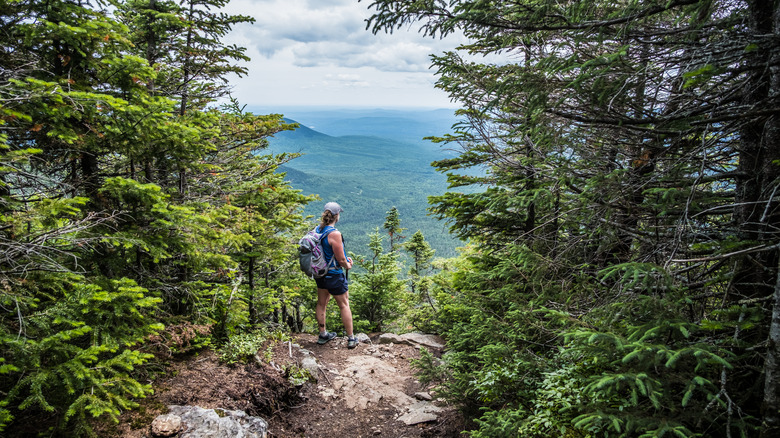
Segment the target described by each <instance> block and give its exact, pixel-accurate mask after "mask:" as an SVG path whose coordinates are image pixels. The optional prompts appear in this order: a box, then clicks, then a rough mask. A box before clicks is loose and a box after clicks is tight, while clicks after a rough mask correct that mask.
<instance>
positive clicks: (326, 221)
mask: <svg viewBox="0 0 780 438" xmlns="http://www.w3.org/2000/svg"><path fill="white" fill-rule="evenodd" d="M321 220H322V223H321V224H320V230H324V229H325V227H327V226H328V225H332V224H334V223H335V222H336V215H335V214H333V212H332V211H330V210H325V211H324V212H323V213H322V219H321Z"/></svg>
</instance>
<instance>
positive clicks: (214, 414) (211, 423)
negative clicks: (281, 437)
mask: <svg viewBox="0 0 780 438" xmlns="http://www.w3.org/2000/svg"><path fill="white" fill-rule="evenodd" d="M169 409H170V411H169V413H168V414H165V415H160V416H158V417H157V418H156V419H155V420H154V421H153V422H152V426H151V432H152V436H155V437H176V438H222V437H231V438H266V436H267V434H268V423H266V422H265V420H263V419H262V418H258V417H252V416H249V415H247V414H246V413H245V412H243V411H228V410H222V409H203V408H201V407H198V406H169Z"/></svg>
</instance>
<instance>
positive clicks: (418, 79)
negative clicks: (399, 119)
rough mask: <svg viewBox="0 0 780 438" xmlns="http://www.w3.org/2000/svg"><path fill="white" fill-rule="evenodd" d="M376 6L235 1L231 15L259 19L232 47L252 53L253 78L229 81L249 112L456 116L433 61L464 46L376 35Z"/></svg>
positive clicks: (340, 0)
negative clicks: (339, 110) (435, 112)
mask: <svg viewBox="0 0 780 438" xmlns="http://www.w3.org/2000/svg"><path fill="white" fill-rule="evenodd" d="M370 3H371V1H370V0H363V1H362V2H358V0H231V2H230V3H229V4H228V5H227V6H226V7H225V8H224V9H223V11H224V12H226V13H229V14H241V15H249V16H251V17H254V19H255V20H256V21H255V23H254V24H240V25H236V26H235V27H234V28H233V31H232V32H231V33H230V34H229V35H228V36H227V37H226V38H225V42H227V43H229V44H236V45H239V46H242V47H246V49H247V51H246V54H247V55H248V56H249V57H250V58H252V60H251V61H250V62H248V63H242V65H245V66H246V67H247V68H248V69H249V74H248V75H246V76H244V77H241V78H238V77H232V78H231V80H230V83H231V85H232V86H233V96H234V97H236V98H238V100H239V101H240V103H241V104H245V105H247V106H249V107H277V106H278V107H290V106H320V107H323V106H324V107H366V108H412V107H415V108H454V107H455V106H456V104H455V103H453V102H451V101H450V100H449V97H448V96H447V94H446V93H444V92H443V91H441V90H439V89H436V88H434V83H435V81H436V76H435V75H434V70H433V69H430V68H429V67H430V65H431V62H430V55H431V54H441V53H443V52H444V51H446V50H452V49H454V48H455V47H457V46H458V45H459V44H461V43H463V40H462V38H459V37H448V38H446V39H444V40H441V39H439V38H431V37H423V36H422V34H420V33H418V32H417V29H418V28H417V27H414V28H410V29H401V30H396V31H394V33H393V34H385V33H384V32H383V33H381V34H377V35H374V34H372V33H371V32H370V31H368V30H366V21H365V20H366V19H367V18H368V17H370V15H371V13H372V11H373V10H369V9H368V6H369V4H370Z"/></svg>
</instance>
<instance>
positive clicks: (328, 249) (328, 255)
mask: <svg viewBox="0 0 780 438" xmlns="http://www.w3.org/2000/svg"><path fill="white" fill-rule="evenodd" d="M335 229H336V228H335V227H333V226H331V225H328V226H327V227H325V228H324V229H322V230H320V225H318V226H317V230H316V231H317V232H318V233H324V232H326V231H328V230H335ZM329 237H330V234H328V235H327V236H325V238H324V239H322V251H323V252H324V253H325V261H326V262H327V263H328V264H330V260H331V259H332V258H333V247H332V246H330V242H328V238H329ZM342 241H343V236H342ZM343 247H344V257H345V258H346V257H347V247H346V245H344V246H343ZM343 272H344V270H343V269H341V265H339V260H338V259H336V261H335V267H334V268H332V269H330V270H329V271H328V274H341V273H343Z"/></svg>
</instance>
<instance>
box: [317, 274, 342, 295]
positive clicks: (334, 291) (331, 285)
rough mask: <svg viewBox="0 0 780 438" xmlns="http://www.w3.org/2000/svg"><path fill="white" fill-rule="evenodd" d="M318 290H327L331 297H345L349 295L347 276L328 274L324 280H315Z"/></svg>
mask: <svg viewBox="0 0 780 438" xmlns="http://www.w3.org/2000/svg"><path fill="white" fill-rule="evenodd" d="M314 281H316V282H317V288H318V289H327V290H328V292H330V294H331V295H343V294H345V293H347V290H348V289H347V286H348V282H347V276H346V275H344V273H341V274H328V275H326V276H324V277H322V278H315V279H314Z"/></svg>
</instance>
